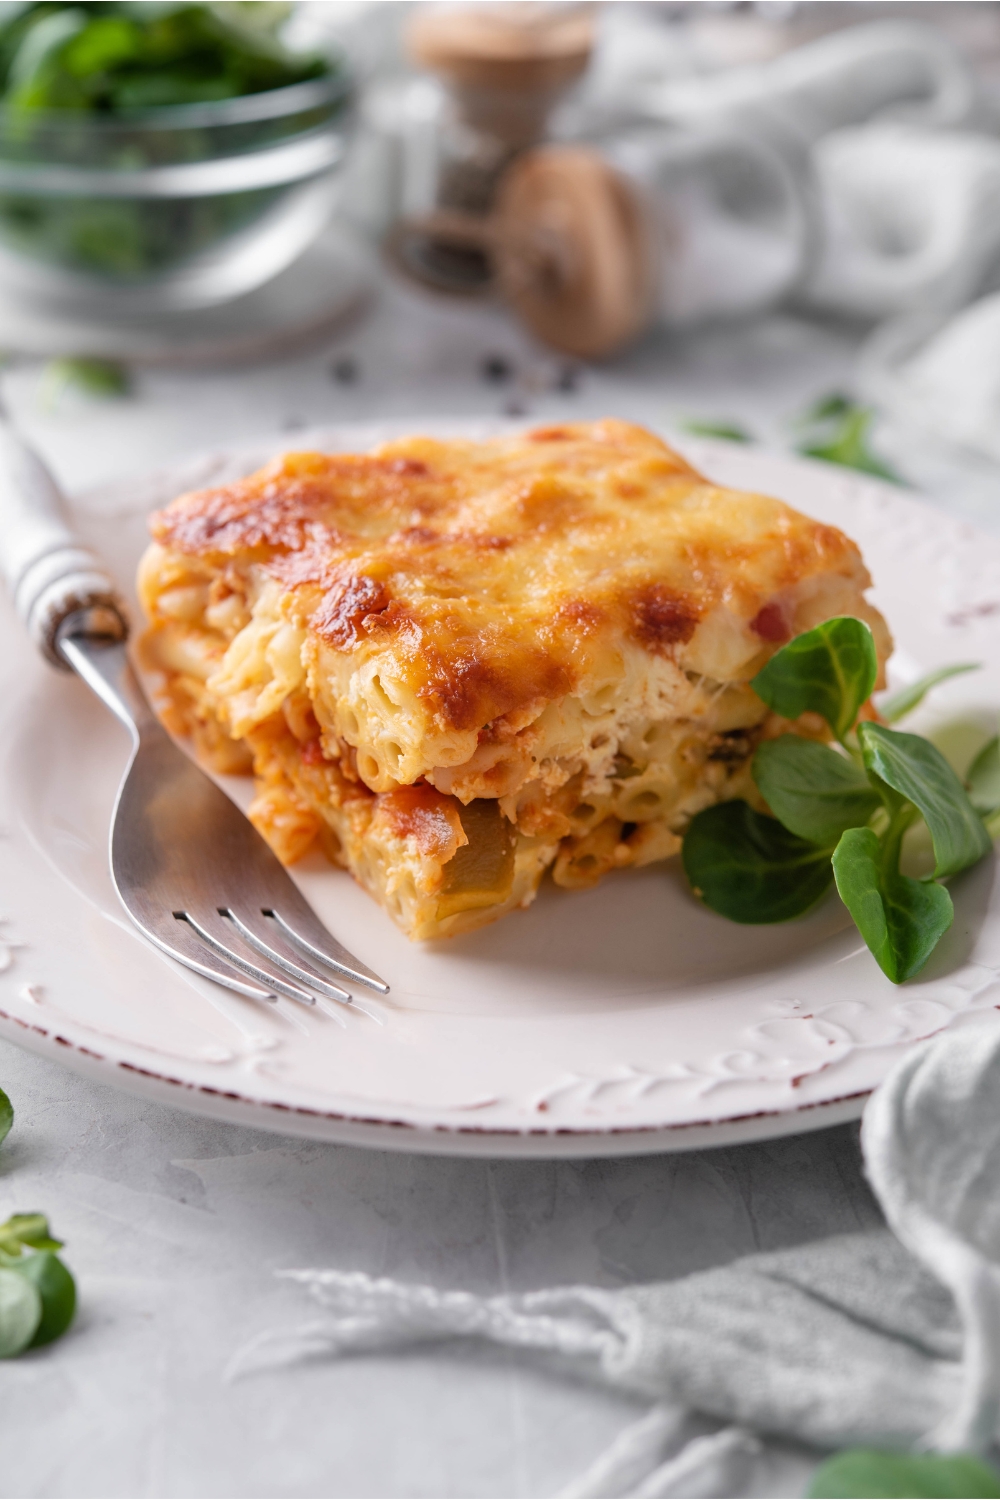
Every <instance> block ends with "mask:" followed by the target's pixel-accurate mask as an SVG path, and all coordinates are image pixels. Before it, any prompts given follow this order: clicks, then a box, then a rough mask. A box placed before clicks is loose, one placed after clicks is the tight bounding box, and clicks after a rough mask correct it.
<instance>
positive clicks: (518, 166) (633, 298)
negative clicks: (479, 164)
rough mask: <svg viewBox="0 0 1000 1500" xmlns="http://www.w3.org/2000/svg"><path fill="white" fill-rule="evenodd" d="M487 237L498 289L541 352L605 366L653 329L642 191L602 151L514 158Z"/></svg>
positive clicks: (567, 150) (548, 150)
mask: <svg viewBox="0 0 1000 1500" xmlns="http://www.w3.org/2000/svg"><path fill="white" fill-rule="evenodd" d="M490 229H491V235H490V238H491V242H492V258H493V263H494V265H495V267H496V273H497V279H498V281H499V284H500V289H501V291H502V293H503V295H504V297H505V298H506V300H507V301H508V302H509V303H510V305H511V307H512V308H513V309H514V311H515V312H516V313H517V314H518V316H519V317H520V318H521V319H522V320H523V321H524V322H525V323H526V324H527V325H528V327H529V328H530V329H531V330H532V332H533V333H534V334H536V335H537V337H538V338H540V339H541V340H543V342H545V343H547V344H551V345H552V346H553V347H554V348H556V349H561V350H563V351H564V352H565V353H567V354H573V355H576V356H577V357H579V358H582V359H594V358H600V357H601V356H603V355H607V354H610V353H612V352H613V351H614V350H615V349H618V348H620V347H621V346H622V345H623V344H626V343H627V342H628V341H629V340H630V339H632V338H634V337H635V336H636V335H637V334H638V333H640V332H641V331H642V329H643V328H644V327H645V326H646V325H647V323H648V322H649V321H650V319H651V316H652V304H653V298H654V295H655V288H656V264H655V254H654V239H653V235H652V232H651V226H650V225H649V223H648V220H647V215H646V211H645V208H644V206H643V202H642V200H641V198H640V196H639V194H638V192H637V191H636V189H635V188H634V187H633V186H632V184H631V183H630V182H629V181H628V180H627V178H625V177H623V176H622V174H621V173H620V172H617V171H616V170H615V169H614V167H612V166H611V165H610V164H609V163H608V162H606V161H604V160H603V158H602V157H600V156H599V155H598V154H597V153H596V152H595V151H590V150H587V149H586V148H584V147H579V146H542V147H538V148H537V149H536V150H534V151H528V152H525V153H524V154H523V155H521V156H519V157H517V159H516V160H515V161H514V162H513V163H512V164H511V165H510V166H509V167H508V168H507V171H506V172H505V173H504V176H503V178H502V179H501V182H500V186H499V189H498V192H497V197H496V201H495V206H494V212H493V215H492V220H491V225H490Z"/></svg>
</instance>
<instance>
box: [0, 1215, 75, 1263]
mask: <svg viewBox="0 0 1000 1500" xmlns="http://www.w3.org/2000/svg"><path fill="white" fill-rule="evenodd" d="M62 1247H63V1242H62V1240H54V1239H53V1238H52V1236H51V1235H50V1234H49V1221H48V1219H47V1218H46V1217H45V1215H44V1214H12V1215H11V1216H10V1218H9V1219H8V1220H7V1222H6V1224H0V1251H3V1253H4V1254H5V1255H20V1254H21V1251H22V1250H23V1249H28V1250H61V1249H62Z"/></svg>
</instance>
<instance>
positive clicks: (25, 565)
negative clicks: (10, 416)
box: [0, 413, 128, 671]
mask: <svg viewBox="0 0 1000 1500" xmlns="http://www.w3.org/2000/svg"><path fill="white" fill-rule="evenodd" d="M0 571H2V573H3V576H4V578H5V579H6V581H7V585H8V587H9V589H10V592H11V596H12V598H13V600H14V608H15V609H16V610H17V613H18V615H19V616H20V618H21V620H22V621H23V623H24V625H25V626H26V627H27V630H28V634H29V635H30V636H31V639H32V640H33V641H34V643H35V645H36V646H37V647H38V648H39V650H40V651H41V652H42V653H43V655H44V656H45V657H46V658H47V659H48V660H49V661H50V662H52V663H53V665H54V666H57V667H62V668H63V670H64V671H65V670H69V663H68V662H67V661H65V659H64V658H63V657H62V656H61V655H60V653H59V650H58V646H57V643H56V637H57V635H58V632H59V627H60V625H61V624H62V623H63V621H64V620H65V619H66V617H67V616H68V615H71V614H74V613H76V612H77V611H79V610H95V611H99V614H98V615H97V616H95V619H94V628H95V630H98V631H99V632H100V633H101V634H103V635H110V636H113V637H115V638H116V639H124V638H125V636H126V635H127V634H128V624H127V620H126V614H125V608H124V605H123V604H122V601H121V597H120V595H119V593H118V590H117V589H116V587H115V584H114V581H113V580H112V578H111V577H110V575H109V574H108V573H107V571H106V570H105V568H104V567H103V565H102V564H101V562H100V560H99V559H98V558H97V557H96V556H95V555H94V553H93V552H91V551H90V549H89V548H88V547H84V546H83V545H82V544H81V543H80V541H79V540H78V539H77V537H75V536H74V535H73V531H72V529H71V527H70V524H69V521H68V519H67V516H66V505H65V501H64V500H63V497H62V494H61V493H60V490H59V486H58V485H57V484H56V481H55V480H54V478H53V477H52V475H51V474H50V473H49V471H48V469H47V468H46V467H45V465H44V464H43V463H42V460H41V459H40V458H39V457H38V455H37V453H35V452H33V451H32V449H31V448H29V447H28V445H27V443H26V442H25V441H24V439H23V438H21V437H20V436H19V435H18V433H17V432H16V431H15V429H14V428H13V427H12V426H11V424H10V422H9V421H8V420H7V419H6V417H5V416H4V415H3V414H2V413H0Z"/></svg>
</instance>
